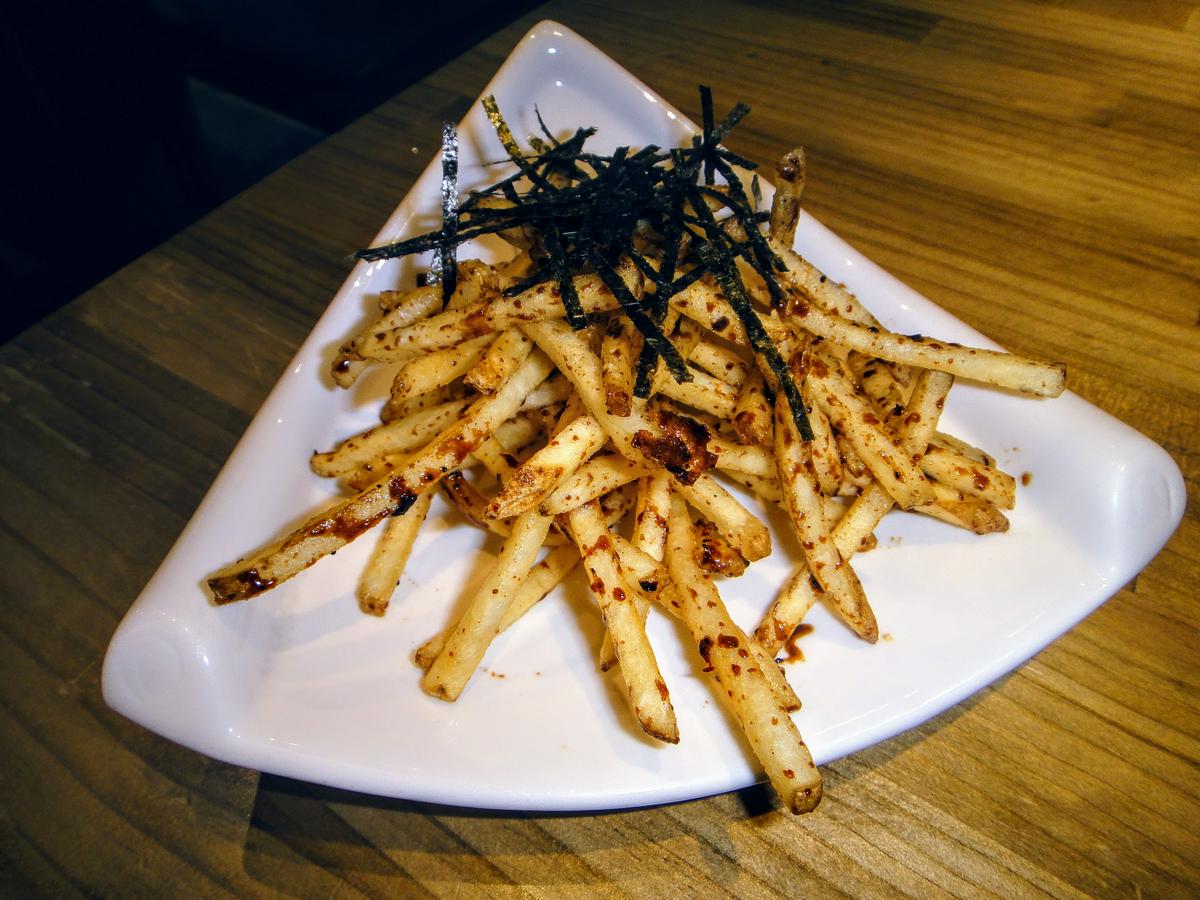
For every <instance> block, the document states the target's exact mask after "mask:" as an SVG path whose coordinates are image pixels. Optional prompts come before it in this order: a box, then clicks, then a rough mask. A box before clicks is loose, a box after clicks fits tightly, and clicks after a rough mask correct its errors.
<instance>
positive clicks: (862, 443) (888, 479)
mask: <svg viewBox="0 0 1200 900" xmlns="http://www.w3.org/2000/svg"><path fill="white" fill-rule="evenodd" d="M807 378H808V379H809V381H811V383H812V392H813V395H814V396H815V397H816V399H817V403H818V405H820V407H821V408H822V409H823V410H824V411H825V413H826V415H828V416H829V419H830V421H831V422H832V423H833V425H834V427H836V428H837V429H838V431H840V432H841V433H842V434H844V435H845V436H846V438H847V440H849V442H850V444H851V446H852V447H853V448H854V451H855V452H856V453H857V454H858V455H859V456H860V457H861V458H862V461H863V462H864V463H866V464H867V467H868V468H869V469H870V470H871V474H872V475H874V476H875V478H876V480H877V481H878V482H879V483H880V484H881V485H883V487H884V489H885V490H886V491H887V492H888V493H889V494H890V495H891V497H892V499H893V500H895V501H896V505H897V506H899V507H900V508H901V509H912V508H913V507H914V506H922V505H924V504H926V503H928V502H929V501H930V500H932V499H933V491H932V489H931V488H930V486H929V482H927V481H926V480H925V475H924V473H922V472H921V470H920V468H919V467H918V466H917V465H916V463H914V462H913V461H912V457H911V455H910V454H908V453H905V452H904V450H903V449H902V448H901V447H900V446H899V443H900V442H899V441H898V440H897V439H896V438H894V437H892V436H891V435H889V434H888V433H887V432H885V431H884V430H883V429H882V428H881V427H880V422H879V417H878V416H877V415H876V413H875V411H874V409H873V408H872V406H871V403H870V401H869V400H867V398H866V397H864V396H863V395H862V392H861V390H860V389H859V388H857V386H856V385H854V384H853V383H852V382H851V381H850V380H849V379H848V378H847V377H846V376H845V374H844V373H843V372H842V371H841V367H840V365H839V364H838V362H837V360H835V359H833V357H831V356H829V355H827V354H824V353H822V352H820V351H818V352H816V353H814V354H813V355H812V357H811V363H810V364H809V365H808V367H807ZM776 421H778V419H777V420H776Z"/></svg>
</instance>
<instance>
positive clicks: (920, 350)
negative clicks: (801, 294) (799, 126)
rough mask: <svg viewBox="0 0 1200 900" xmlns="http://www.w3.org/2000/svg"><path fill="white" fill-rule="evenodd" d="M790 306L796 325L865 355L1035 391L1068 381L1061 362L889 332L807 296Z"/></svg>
mask: <svg viewBox="0 0 1200 900" xmlns="http://www.w3.org/2000/svg"><path fill="white" fill-rule="evenodd" d="M791 312H792V316H793V319H794V321H795V322H796V323H797V324H799V325H800V327H802V328H804V329H806V330H808V331H810V332H812V333H813V334H815V335H818V336H820V337H823V338H825V339H826V340H829V341H835V342H837V343H839V344H842V345H844V346H846V347H848V348H849V349H851V350H857V351H858V352H859V353H863V354H866V355H867V356H877V357H879V358H880V359H887V360H891V361H892V362H896V363H902V364H904V365H911V366H917V367H919V368H922V369H937V370H938V371H939V372H947V373H949V374H951V375H954V376H956V377H959V378H968V379H971V380H973V381H982V382H983V383H985V384H991V385H995V386H996V387H1002V388H1008V389H1009V390H1014V391H1021V392H1022V393H1026V394H1034V395H1036V396H1039V397H1057V396H1058V395H1059V394H1061V393H1062V392H1063V389H1064V388H1065V387H1066V375H1065V370H1064V368H1063V366H1062V365H1058V364H1053V363H1044V362H1038V361H1036V360H1032V359H1026V358H1025V357H1022V356H1015V355H1014V354H1011V353H1003V352H1001V351H999V350H985V349H983V348H973V347H963V346H961V345H960V344H954V343H951V342H949V341H945V342H941V341H934V340H931V339H929V338H926V337H923V336H921V335H914V336H911V337H906V336H905V335H902V334H893V333H892V332H890V331H883V330H881V329H879V328H872V327H869V326H865V325H860V324H858V323H857V322H852V321H851V320H849V319H844V318H842V317H841V316H837V315H833V314H830V313H827V312H825V311H824V310H822V309H818V308H817V307H816V306H815V305H813V304H812V303H810V302H809V301H808V299H807V298H803V299H800V300H796V301H795V302H793V304H792V307H791Z"/></svg>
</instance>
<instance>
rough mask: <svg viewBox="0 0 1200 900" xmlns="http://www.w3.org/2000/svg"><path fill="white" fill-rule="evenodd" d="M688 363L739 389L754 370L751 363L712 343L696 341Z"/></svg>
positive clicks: (727, 348) (726, 348) (733, 352)
mask: <svg viewBox="0 0 1200 900" xmlns="http://www.w3.org/2000/svg"><path fill="white" fill-rule="evenodd" d="M688 361H689V362H692V363H694V364H696V365H697V366H699V367H700V368H701V369H703V370H704V371H706V372H708V373H709V374H710V375H715V376H716V377H717V378H720V379H721V380H722V381H724V382H725V383H726V384H728V385H731V386H732V387H735V388H736V387H741V385H742V384H744V383H745V381H746V379H747V378H748V377H749V375H750V372H751V371H752V370H753V369H754V365H753V363H751V362H749V361H748V360H746V359H744V358H742V356H741V355H740V354H738V353H736V352H735V351H733V350H731V349H730V348H729V347H725V346H722V345H721V344H718V343H715V342H714V341H705V340H700V341H698V342H697V343H696V346H695V347H693V348H692V352H691V353H690V354H688Z"/></svg>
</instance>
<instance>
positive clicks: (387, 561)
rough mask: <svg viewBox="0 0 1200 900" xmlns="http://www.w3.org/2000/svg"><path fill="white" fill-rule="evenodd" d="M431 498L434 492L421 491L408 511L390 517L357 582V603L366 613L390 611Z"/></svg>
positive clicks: (378, 613) (380, 614)
mask: <svg viewBox="0 0 1200 900" xmlns="http://www.w3.org/2000/svg"><path fill="white" fill-rule="evenodd" d="M432 497H433V495H432V494H428V493H427V494H422V495H421V496H420V497H418V498H417V502H416V503H414V504H413V505H412V508H411V509H410V510H409V511H408V512H407V513H405V514H404V515H402V516H396V517H395V518H391V519H388V521H387V524H386V526H385V527H384V530H383V534H382V535H380V538H379V543H378V544H377V545H376V546H375V550H374V552H373V553H372V554H371V559H370V561H369V562H368V563H367V565H366V568H364V569H363V573H362V577H361V578H360V579H359V582H358V605H359V608H360V609H362V611H363V612H365V613H370V614H371V615H373V616H382V615H383V614H384V613H385V612H387V607H388V602H389V601H390V600H391V598H392V592H393V591H395V589H396V582H398V581H399V580H400V575H401V574H402V573H403V572H404V566H405V564H406V563H407V562H408V557H409V555H410V554H411V553H412V548H413V544H414V543H416V540H417V535H418V534H419V533H420V531H421V526H422V525H423V524H424V523H425V516H426V514H427V513H428V512H429V501H430V499H431V498H432Z"/></svg>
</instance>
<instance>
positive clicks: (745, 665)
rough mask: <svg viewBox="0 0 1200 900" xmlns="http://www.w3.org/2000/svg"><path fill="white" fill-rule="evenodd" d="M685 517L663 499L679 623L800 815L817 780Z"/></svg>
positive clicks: (817, 791)
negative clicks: (700, 561) (703, 565)
mask: <svg viewBox="0 0 1200 900" xmlns="http://www.w3.org/2000/svg"><path fill="white" fill-rule="evenodd" d="M695 549H696V548H695V537H694V533H693V531H692V523H691V517H690V516H689V515H688V513H687V508H686V507H685V506H684V503H683V500H682V498H681V497H679V496H678V495H676V496H675V497H674V498H673V499H672V502H671V517H670V526H669V530H668V538H667V564H668V566H669V568H670V571H671V580H672V582H674V583H675V584H676V585H679V586H680V588H679V591H678V594H679V599H680V601H681V606H682V613H683V619H684V621H685V622H686V623H687V625H688V628H689V630H690V631H691V632H692V638H693V640H695V641H696V643H697V645H698V648H699V651H700V657H701V659H703V661H704V664H705V666H706V667H707V668H708V669H709V670H711V672H712V674H713V676H714V677H715V678H716V679H717V682H718V683H719V684H720V686H721V691H720V692H719V693H720V694H721V695H722V698H723V699H724V700H725V701H727V702H728V704H729V708H730V710H731V711H732V712H733V714H734V716H735V717H736V718H737V720H738V724H739V725H741V727H742V731H743V733H744V734H745V735H746V739H747V741H748V742H749V744H750V747H751V749H752V750H753V751H754V755H755V756H756V757H758V761H759V762H760V763H762V765H763V768H764V769H766V772H767V777H768V778H769V779H770V781H771V784H772V785H773V786H774V787H775V790H776V791H778V792H779V796H780V797H781V798H783V802H784V805H785V806H786V807H787V808H788V809H789V810H790V811H791V812H793V813H802V812H807V811H809V810H811V809H813V808H815V807H816V805H817V803H819V802H820V800H821V776H820V773H819V772H818V771H817V767H816V765H815V764H814V763H813V760H812V755H811V754H810V753H809V752H808V747H807V746H806V745H805V743H804V739H803V738H801V736H800V732H799V730H798V729H797V728H796V724H795V723H794V722H793V721H792V719H791V716H789V715H788V713H787V710H786V708H785V707H784V705H783V704H781V703H780V701H779V698H778V697H777V696H776V694H775V691H774V690H773V689H772V687H771V683H770V681H768V679H767V676H766V674H765V672H764V668H763V666H762V664H761V663H760V659H761V657H760V656H758V655H757V654H755V653H753V652H752V650H751V649H750V639H749V638H748V637H747V636H746V635H745V634H744V633H743V632H742V630H741V629H740V628H738V627H737V625H736V624H735V623H734V621H733V618H732V617H731V616H730V615H729V612H728V610H726V609H725V604H724V603H723V602H722V601H721V596H720V594H719V593H718V592H717V589H716V587H715V585H714V584H713V582H712V578H711V576H709V574H708V573H707V572H705V571H703V570H702V569H700V568H699V566H697V565H696V563H695Z"/></svg>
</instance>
